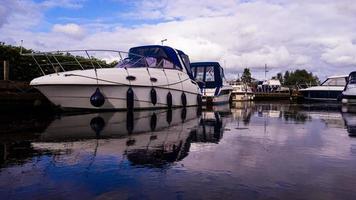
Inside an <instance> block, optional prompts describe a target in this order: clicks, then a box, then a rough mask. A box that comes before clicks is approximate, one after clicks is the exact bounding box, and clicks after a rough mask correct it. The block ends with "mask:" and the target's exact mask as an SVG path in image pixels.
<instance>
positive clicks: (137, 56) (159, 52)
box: [119, 45, 182, 70]
mask: <svg viewBox="0 0 356 200" xmlns="http://www.w3.org/2000/svg"><path fill="white" fill-rule="evenodd" d="M125 60H126V62H124V63H121V65H120V66H119V67H127V68H138V67H158V68H160V67H162V68H170V69H179V70H182V65H181V63H180V61H179V58H178V55H177V53H176V52H175V50H174V49H173V48H171V47H168V46H160V45H149V46H139V47H133V48H131V49H130V50H129V55H128V58H126V59H125Z"/></svg>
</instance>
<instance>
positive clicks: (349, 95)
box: [341, 71, 356, 104]
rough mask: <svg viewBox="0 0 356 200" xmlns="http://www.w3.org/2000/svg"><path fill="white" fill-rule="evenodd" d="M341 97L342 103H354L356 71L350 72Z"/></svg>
mask: <svg viewBox="0 0 356 200" xmlns="http://www.w3.org/2000/svg"><path fill="white" fill-rule="evenodd" d="M341 98H342V99H341V102H342V103H343V104H356V71H354V72H351V73H350V75H349V78H348V82H347V85H346V87H345V89H344V91H343V92H342V97H341Z"/></svg>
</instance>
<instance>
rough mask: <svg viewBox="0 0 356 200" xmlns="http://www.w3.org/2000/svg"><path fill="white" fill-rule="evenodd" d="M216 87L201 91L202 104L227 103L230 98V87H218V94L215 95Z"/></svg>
mask: <svg viewBox="0 0 356 200" xmlns="http://www.w3.org/2000/svg"><path fill="white" fill-rule="evenodd" d="M215 93H216V88H214V89H204V91H203V104H204V105H208V106H209V105H219V104H227V103H229V102H230V98H231V88H229V87H223V88H221V89H220V91H219V93H218V95H215Z"/></svg>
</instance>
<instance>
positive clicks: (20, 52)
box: [20, 40, 23, 55]
mask: <svg viewBox="0 0 356 200" xmlns="http://www.w3.org/2000/svg"><path fill="white" fill-rule="evenodd" d="M22 44H23V40H21V46H20V55H22Z"/></svg>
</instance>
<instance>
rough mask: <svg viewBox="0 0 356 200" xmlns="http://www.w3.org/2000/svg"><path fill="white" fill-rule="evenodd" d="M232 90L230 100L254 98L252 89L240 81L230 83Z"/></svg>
mask: <svg viewBox="0 0 356 200" xmlns="http://www.w3.org/2000/svg"><path fill="white" fill-rule="evenodd" d="M231 86H232V92H231V97H232V101H252V100H253V99H254V98H255V95H254V93H253V92H252V89H251V87H250V86H248V85H247V84H244V83H241V82H235V83H232V84H231Z"/></svg>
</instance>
